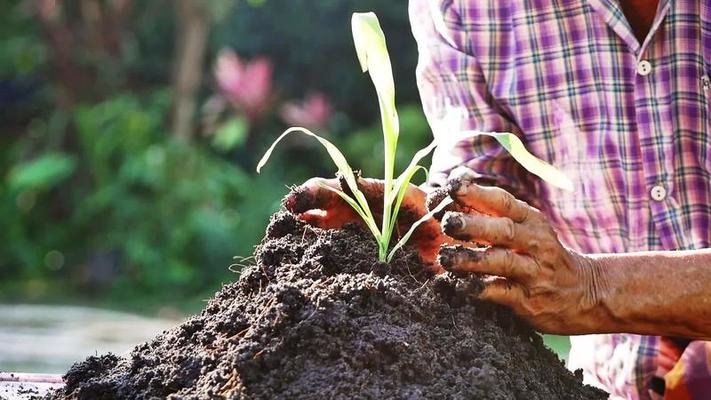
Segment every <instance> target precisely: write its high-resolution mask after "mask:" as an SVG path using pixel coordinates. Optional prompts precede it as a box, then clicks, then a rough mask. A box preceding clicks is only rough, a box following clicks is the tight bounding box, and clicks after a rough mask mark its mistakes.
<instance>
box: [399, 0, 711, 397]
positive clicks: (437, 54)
mask: <svg viewBox="0 0 711 400" xmlns="http://www.w3.org/2000/svg"><path fill="white" fill-rule="evenodd" d="M410 18H411V20H412V27H413V32H414V34H415V38H416V39H417V42H418V46H419V50H420V60H419V64H418V68H417V77H418V85H419V88H420V94H421V97H422V100H423V104H424V109H425V113H426V114H427V117H428V120H429V122H430V125H431V126H432V128H433V131H434V134H435V135H436V136H439V137H443V136H446V135H451V134H452V133H453V132H456V131H459V130H463V129H473V130H481V131H500V132H501V131H506V132H514V133H517V134H518V135H520V137H521V138H522V139H523V140H524V142H525V143H526V146H527V147H528V149H529V150H530V151H531V152H532V153H534V154H535V155H536V156H538V157H540V158H542V159H544V160H547V161H549V162H550V163H552V164H553V165H555V166H557V167H558V168H560V169H561V170H563V171H564V172H565V173H566V174H567V175H568V176H569V177H570V178H571V179H572V180H573V181H574V183H575V191H574V192H573V193H569V192H565V191H562V190H558V189H556V188H554V187H552V186H550V185H546V184H544V183H542V182H541V181H539V180H536V179H533V178H532V177H531V176H530V175H528V174H527V173H526V172H525V171H523V170H522V169H521V168H520V167H519V166H518V165H517V164H516V163H515V162H513V160H512V159H511V158H510V157H509V156H508V155H507V154H506V153H505V151H503V149H502V148H501V147H500V146H499V145H498V144H496V142H495V141H493V140H491V139H489V138H487V137H481V138H477V139H473V140H469V141H467V142H459V143H456V144H452V146H450V147H449V148H446V147H440V148H438V149H437V150H436V153H435V155H434V157H433V162H432V169H431V174H430V177H431V178H430V179H431V182H432V183H433V184H435V185H436V184H437V183H440V182H442V181H443V180H444V179H445V178H446V176H447V173H448V172H449V171H450V170H451V169H452V168H454V167H455V166H457V165H462V164H463V165H467V166H469V167H470V168H472V169H473V170H475V171H476V172H478V173H480V174H481V175H482V179H488V180H493V181H495V182H496V183H497V184H498V185H501V186H503V187H506V188H508V189H509V190H511V191H513V192H514V193H515V194H516V195H517V196H519V197H520V198H523V199H525V200H527V201H529V202H531V203H533V204H535V205H536V206H537V207H539V208H540V209H542V210H543V211H544V212H545V213H546V214H547V215H548V217H549V218H550V220H551V222H552V223H553V225H554V227H555V228H556V230H557V231H558V233H559V235H560V238H561V240H562V241H563V242H564V243H565V244H566V245H568V246H570V247H572V248H575V249H577V250H579V251H582V252H586V253H618V252H632V251H643V250H680V249H698V248H707V247H710V244H711V143H710V140H711V137H710V136H709V131H710V129H709V128H710V127H711V120H710V118H709V107H710V104H709V96H710V95H711V94H710V93H709V90H710V89H709V87H710V86H711V84H710V83H709V82H710V81H709V73H710V72H711V1H710V0H660V2H659V7H658V10H657V14H656V18H655V20H654V23H653V26H652V28H651V31H650V32H649V35H648V36H647V38H646V40H645V41H644V42H643V43H639V42H638V40H637V39H636V38H635V35H634V33H633V31H632V29H631V28H630V26H629V24H628V22H627V20H626V19H625V17H624V15H623V13H622V11H621V9H620V7H619V4H618V1H617V0H519V1H512V0H411V1H410ZM660 342H661V341H660V338H658V337H649V336H639V335H622V334H616V335H591V336H581V337H575V338H573V339H572V343H573V349H572V351H571V355H570V365H569V366H570V367H572V368H583V371H584V374H585V378H586V381H587V382H589V383H591V384H595V385H597V386H600V387H602V388H604V389H606V390H607V391H609V392H611V394H612V398H626V399H654V398H661V397H660V396H659V395H658V394H656V392H659V391H660V389H659V388H658V387H659V386H660V380H661V384H662V385H663V384H664V382H665V380H666V385H667V389H668V388H669V385H684V388H685V390H686V391H687V392H688V398H694V399H701V398H711V373H710V372H709V369H710V368H711V351H710V350H709V349H711V346H707V345H706V344H705V343H704V342H692V344H693V345H689V346H686V347H684V348H682V349H681V350H680V351H681V353H682V354H681V355H680V356H679V359H678V363H684V362H686V363H687V364H684V365H681V367H675V368H674V370H675V371H676V372H677V377H678V372H679V371H683V376H684V378H683V379H676V378H675V379H670V378H669V377H668V376H667V375H668V374H667V372H668V371H667V370H665V369H664V368H662V367H661V363H660V362H659V361H658V358H659V354H660V353H661V352H660V348H661V345H660ZM685 360H686V361H685ZM688 360H696V362H695V363H694V362H690V361H688ZM699 360H701V361H699ZM704 361H707V362H704ZM675 362H677V360H675ZM679 382H681V383H679ZM655 388H656V389H655ZM662 391H663V389H662Z"/></svg>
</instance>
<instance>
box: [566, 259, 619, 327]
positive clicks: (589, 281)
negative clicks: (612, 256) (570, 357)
mask: <svg viewBox="0 0 711 400" xmlns="http://www.w3.org/2000/svg"><path fill="white" fill-rule="evenodd" d="M576 256H577V259H578V263H577V264H578V269H579V271H580V275H581V283H582V284H581V287H582V290H583V293H582V297H581V300H580V308H581V310H580V313H581V319H582V321H581V330H582V332H581V333H583V334H587V333H609V332H616V331H617V330H618V329H619V325H620V324H619V319H618V318H617V317H616V315H615V309H614V299H613V295H614V290H613V287H612V282H614V279H613V277H612V276H611V273H612V271H611V268H610V266H609V264H608V263H607V262H606V260H605V259H603V258H600V257H596V256H595V255H587V254H576Z"/></svg>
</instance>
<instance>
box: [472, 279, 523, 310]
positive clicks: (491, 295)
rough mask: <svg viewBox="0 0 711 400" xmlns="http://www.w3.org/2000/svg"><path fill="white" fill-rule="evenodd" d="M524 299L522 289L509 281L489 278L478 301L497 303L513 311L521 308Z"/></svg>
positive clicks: (517, 284)
mask: <svg viewBox="0 0 711 400" xmlns="http://www.w3.org/2000/svg"><path fill="white" fill-rule="evenodd" d="M525 298H526V292H525V289H524V287H523V286H522V285H521V284H519V283H516V282H514V281H512V280H510V279H506V278H496V277H494V278H491V279H489V280H487V281H486V282H485V283H484V289H483V290H482V292H481V293H480V294H479V299H481V300H486V301H491V302H494V303H498V304H501V305H504V306H507V307H509V308H512V309H513V310H514V311H516V310H518V309H520V308H521V304H523V302H524V300H525Z"/></svg>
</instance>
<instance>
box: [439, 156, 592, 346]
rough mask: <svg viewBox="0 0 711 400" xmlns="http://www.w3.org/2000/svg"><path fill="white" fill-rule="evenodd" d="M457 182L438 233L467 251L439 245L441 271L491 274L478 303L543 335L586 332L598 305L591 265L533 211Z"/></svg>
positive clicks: (496, 192)
mask: <svg viewBox="0 0 711 400" xmlns="http://www.w3.org/2000/svg"><path fill="white" fill-rule="evenodd" d="M456 175H457V176H455V177H453V178H451V179H450V181H449V188H448V190H449V194H450V196H451V197H452V198H453V199H454V200H455V209H457V211H448V212H447V213H446V214H445V215H444V217H443V219H442V228H443V231H444V232H445V233H446V234H447V235H449V236H451V237H452V238H455V239H459V240H462V241H464V243H465V244H464V245H458V246H443V247H442V249H441V251H440V257H439V262H440V264H441V265H442V266H443V267H444V268H445V269H447V270H450V271H456V272H472V273H479V274H485V275H490V276H489V277H487V278H486V279H485V280H486V284H485V288H484V290H483V292H482V293H481V295H480V298H482V299H485V300H490V301H493V302H496V303H500V304H503V305H506V306H509V307H511V308H512V309H513V310H514V312H515V313H517V314H518V315H520V316H521V317H523V318H524V319H526V320H527V321H528V322H529V323H530V324H531V325H533V326H534V327H535V328H537V329H539V330H541V331H544V332H549V333H558V334H574V333H582V332H589V325H590V324H591V321H590V318H591V317H592V315H591V314H592V313H590V312H589V311H590V310H592V309H593V308H594V307H595V305H596V303H597V302H598V295H597V293H596V291H597V289H596V273H595V271H596V267H595V265H593V263H592V262H591V261H590V260H589V259H588V258H586V257H585V256H583V255H580V254H578V253H576V252H574V251H572V250H570V249H567V248H565V247H564V246H563V245H562V244H561V243H560V241H559V240H558V237H557V235H556V233H555V232H554V230H553V228H552V227H551V225H550V224H549V223H548V221H547V219H546V217H545V216H544V215H543V214H542V213H541V212H540V211H539V210H537V209H535V208H533V207H531V206H529V205H528V204H526V203H524V202H523V201H520V200H517V199H516V198H514V196H512V195H511V194H509V193H508V192H506V191H505V190H503V189H500V188H496V187H483V186H479V185H477V184H475V183H473V182H472V179H470V177H471V176H472V175H470V174H469V173H467V172H463V171H462V170H460V171H458V173H456ZM478 245H479V246H478ZM481 245H484V246H485V247H482V246H481Z"/></svg>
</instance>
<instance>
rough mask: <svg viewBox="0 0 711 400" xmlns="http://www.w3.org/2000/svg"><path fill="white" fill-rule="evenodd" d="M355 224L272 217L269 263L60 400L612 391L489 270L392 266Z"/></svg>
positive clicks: (405, 256)
mask: <svg viewBox="0 0 711 400" xmlns="http://www.w3.org/2000/svg"><path fill="white" fill-rule="evenodd" d="M375 254H377V248H376V245H375V243H374V241H373V240H372V239H371V238H370V237H369V236H368V234H367V233H365V232H363V231H362V230H360V229H359V228H357V227H355V226H349V227H346V228H344V229H342V230H328V231H324V230H320V229H316V228H312V227H310V226H305V225H303V224H302V223H301V222H298V221H297V220H296V219H295V218H294V217H293V216H292V215H290V214H288V213H279V214H277V215H275V216H274V217H273V218H272V221H271V223H270V225H269V227H268V229H267V237H266V238H265V239H264V241H263V242H262V244H261V245H260V246H259V247H258V248H257V250H256V254H255V255H256V265H255V266H251V267H247V268H246V269H245V270H244V271H243V272H242V276H241V277H240V279H239V281H238V282H236V283H233V284H229V285H226V286H224V287H223V288H222V290H221V291H220V292H219V293H217V294H216V295H215V297H214V298H213V299H212V300H211V301H210V302H209V304H208V305H207V306H206V307H205V309H204V310H203V311H202V312H201V313H200V314H199V315H197V316H194V317H192V318H190V319H189V320H188V321H186V322H185V323H183V324H181V325H180V326H177V327H176V328H174V329H172V330H169V331H166V332H164V333H163V334H162V335H160V336H158V337H156V338H155V339H154V340H153V341H151V342H148V343H145V344H142V345H140V346H138V347H136V348H135V349H134V350H133V352H132V353H131V355H130V356H129V357H128V358H119V357H116V356H113V355H105V356H101V357H90V358H88V359H87V360H86V361H84V362H81V363H77V364H75V365H74V366H73V367H72V368H71V369H70V370H69V372H68V373H67V375H66V376H65V380H66V382H67V385H66V388H65V389H63V390H61V391H59V392H56V393H54V394H53V395H52V396H50V397H51V398H72V399H148V398H171V399H207V398H230V399H352V398H371V399H529V400H530V399H545V400H550V399H603V398H607V395H606V394H604V393H603V392H601V391H598V390H596V389H593V388H591V387H587V386H583V385H582V383H581V378H580V376H575V375H574V374H572V373H570V372H568V371H567V370H566V369H565V368H564V366H563V364H562V363H561V362H560V361H559V360H558V358H557V357H556V356H555V355H554V354H553V353H552V352H551V351H550V350H548V349H547V348H546V347H544V345H543V343H542V341H541V337H540V336H539V335H538V334H536V333H535V332H534V331H533V330H531V329H530V328H529V327H528V326H527V325H525V324H524V323H523V322H521V321H520V320H519V319H517V318H515V317H514V316H512V314H511V313H510V312H509V311H507V310H505V309H503V308H500V307H498V306H494V305H492V304H487V303H482V302H479V301H476V300H473V296H472V293H475V292H476V290H478V288H479V285H480V284H479V282H478V280H476V279H475V278H457V277H454V276H453V275H451V274H443V275H440V276H437V277H433V276H431V275H430V273H429V272H428V271H427V270H426V268H424V267H423V266H422V264H421V263H420V261H419V259H418V258H417V256H416V255H415V254H414V253H413V252H408V251H403V252H401V253H400V255H399V256H398V257H396V259H395V260H394V261H393V262H392V263H391V264H390V265H387V264H384V263H380V262H378V261H377V260H376V257H375Z"/></svg>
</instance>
